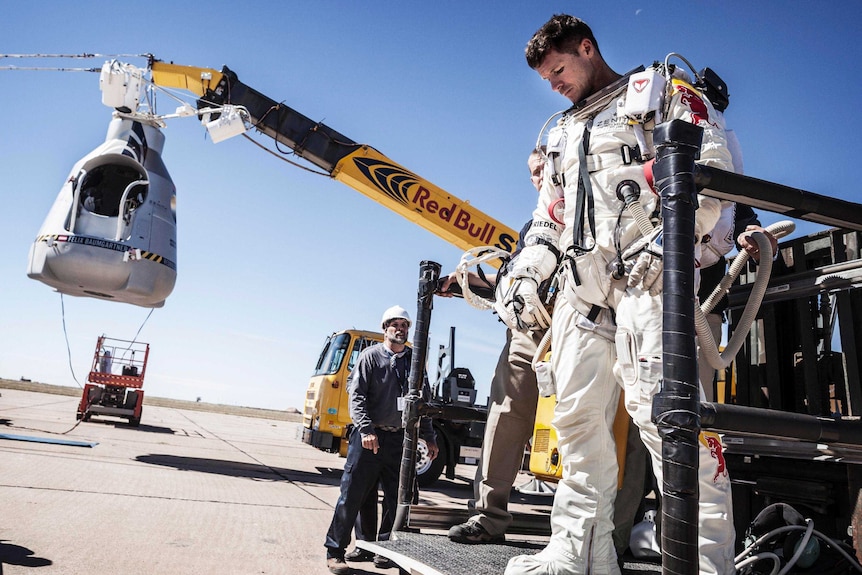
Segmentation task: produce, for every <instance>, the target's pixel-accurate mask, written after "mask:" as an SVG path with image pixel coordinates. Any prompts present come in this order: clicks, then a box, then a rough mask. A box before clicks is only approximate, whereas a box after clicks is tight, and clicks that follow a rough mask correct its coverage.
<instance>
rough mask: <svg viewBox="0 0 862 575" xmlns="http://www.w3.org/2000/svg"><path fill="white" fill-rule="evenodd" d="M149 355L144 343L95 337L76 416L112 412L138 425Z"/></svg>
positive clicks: (111, 413)
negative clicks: (90, 363)
mask: <svg viewBox="0 0 862 575" xmlns="http://www.w3.org/2000/svg"><path fill="white" fill-rule="evenodd" d="M149 355H150V344H148V343H142V342H137V341H125V340H121V339H112V338H109V337H105V336H104V335H103V336H101V337H99V340H98V342H97V343H96V352H95V353H94V354H93V365H92V367H91V369H90V374H89V375H88V376H87V382H88V383H87V384H86V385H85V386H84V393H83V395H82V396H81V403H80V404H78V414H77V418H78V419H82V420H84V421H88V420H89V419H90V416H91V415H112V416H115V417H122V418H126V419H128V420H129V424H130V425H132V426H134V427H137V426H138V425H140V423H141V410H142V408H143V404H144V390H143V389H141V388H142V387H143V386H144V375H146V371H147V358H148V357H149Z"/></svg>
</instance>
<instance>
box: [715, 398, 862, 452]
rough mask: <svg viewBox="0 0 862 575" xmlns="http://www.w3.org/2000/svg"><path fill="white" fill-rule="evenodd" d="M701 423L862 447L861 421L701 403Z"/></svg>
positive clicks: (755, 433)
mask: <svg viewBox="0 0 862 575" xmlns="http://www.w3.org/2000/svg"><path fill="white" fill-rule="evenodd" d="M700 423H701V426H702V427H705V428H709V429H713V430H715V431H724V432H739V433H743V434H750V435H758V436H763V437H770V438H774V439H798V440H801V441H812V442H815V443H825V444H828V445H830V446H838V445H852V446H856V447H858V446H862V425H860V423H859V421H846V420H840V419H831V418H828V417H818V416H816V415H808V414H805V413H792V412H787V411H776V410H774V409H762V408H758V407H747V406H744V405H727V404H724V403H701V404H700Z"/></svg>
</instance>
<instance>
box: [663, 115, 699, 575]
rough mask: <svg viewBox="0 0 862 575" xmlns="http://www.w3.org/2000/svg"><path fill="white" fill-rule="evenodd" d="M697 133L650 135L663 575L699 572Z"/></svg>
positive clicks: (666, 130) (674, 130)
mask: <svg viewBox="0 0 862 575" xmlns="http://www.w3.org/2000/svg"><path fill="white" fill-rule="evenodd" d="M702 137H703V130H702V129H701V128H699V127H698V126H695V125H693V124H690V123H688V122H684V121H682V120H674V121H672V122H667V123H665V124H661V125H660V126H658V127H657V128H656V130H655V135H654V139H655V142H656V148H657V150H656V152H657V153H656V162H655V166H654V167H653V174H654V176H655V182H656V186H657V188H658V191H659V194H660V195H661V212H662V220H663V226H664V228H663V243H664V247H663V251H664V271H663V274H664V277H663V283H664V291H663V294H662V306H663V315H662V321H663V333H662V347H663V359H662V362H663V363H662V372H663V383H662V389H661V391H660V392H659V393H657V394H656V396H655V398H654V399H653V406H652V419H653V421H654V422H655V424H656V426H657V427H658V432H659V435H660V436H661V438H662V474H663V476H664V477H663V481H662V519H661V522H662V523H661V524H662V533H661V546H662V573H665V574H679V575H696V574H697V573H698V546H697V535H698V481H697V479H698V441H697V437H698V434H699V433H700V423H699V420H698V411H697V410H698V386H697V381H698V380H697V348H696V345H695V331H694V304H695V296H694V291H695V290H694V278H695V276H694V214H695V210H696V209H697V189H696V187H695V185H694V160H695V157H696V156H697V154H698V151H699V150H700V143H701V140H702Z"/></svg>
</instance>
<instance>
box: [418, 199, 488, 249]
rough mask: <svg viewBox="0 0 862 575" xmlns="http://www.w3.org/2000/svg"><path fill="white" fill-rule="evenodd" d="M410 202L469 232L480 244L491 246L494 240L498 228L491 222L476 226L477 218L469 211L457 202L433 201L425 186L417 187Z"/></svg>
mask: <svg viewBox="0 0 862 575" xmlns="http://www.w3.org/2000/svg"><path fill="white" fill-rule="evenodd" d="M410 201H411V202H412V203H413V204H415V205H416V206H418V207H419V208H420V209H422V210H423V211H426V212H428V213H430V214H434V215H436V216H437V217H438V218H440V220H441V221H444V222H446V223H448V224H451V225H452V226H453V227H454V228H456V229H459V230H461V231H465V232H467V233H468V234H470V236H471V237H474V238H476V239H477V240H478V243H479V244H490V243H491V241H492V240H493V238H494V232H495V231H496V230H497V226H494V225H492V224H491V223H489V222H485V223H484V224H482V223H481V222H480V223H479V224H476V223H475V220H476V219H477V218H474V217H473V214H471V213H470V211H469V210H466V209H464V208H463V207H459V206H457V205H456V204H455V202H452V203H451V204H450V205H441V204H440V202H438V201H436V200H432V199H431V191H430V190H429V189H428V188H426V187H424V186H421V185H420V186H417V188H416V193H415V194H414V195H413V197H412V199H411V200H410Z"/></svg>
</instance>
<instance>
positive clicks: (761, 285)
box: [694, 220, 796, 369]
mask: <svg viewBox="0 0 862 575" xmlns="http://www.w3.org/2000/svg"><path fill="white" fill-rule="evenodd" d="M794 229H796V225H795V224H794V223H793V222H791V221H786V220H785V221H781V222H776V223H774V224H772V225H771V226H769V227H768V228H766V231H768V232H770V233H771V234H772V235H774V236H775V237H776V238H780V237H783V236H786V235H787V234H789V233H791V232H793V230H794ZM752 238H754V240H755V241H756V242H757V247H758V249H759V250H760V266H759V267H758V269H757V274H756V277H755V280H754V284H753V285H752V288H751V295H749V297H748V302H747V303H746V304H745V309H744V310H743V312H742V317H741V318H740V320H739V324H738V325H737V327H736V329H735V330H734V332H733V337H731V338H730V341H729V342H728V343H727V346H726V347H725V349H724V352H722V353H719V351H718V344H717V343H716V342H715V338H713V337H712V330H710V328H709V323H708V322H707V319H706V314H708V313H709V312H711V311H712V309H713V308H714V307H715V305H716V304H717V303H718V302H719V300H721V298H722V297H724V295H725V294H726V293H727V290H728V289H730V285H731V284H732V283H733V282H734V281H735V280H736V278H737V277H739V274H740V273H741V272H742V270H743V269H744V267H745V264H746V263H747V262H748V257H749V255H748V252H747V251H745V250H742V251H741V252H739V254H737V256H736V257H735V258H734V259H733V262H732V263H731V265H730V268H729V270H728V272H727V274H726V275H725V276H724V277H723V278H722V280H721V282H719V284H718V285H717V286H716V287H715V289H714V290H713V291H712V293H711V294H710V295H709V297H708V298H706V301H705V302H704V303H703V304H701V305H700V306H699V307H698V306H695V308H694V327H695V331H696V332H697V337H698V344H699V346H700V353H702V354H703V355H704V357H705V358H706V361H707V363H709V365H710V367H712V368H714V369H724V368H726V367H727V366H728V365H730V362H731V361H733V358H735V357H736V354H737V353H738V352H739V350H740V348H741V347H742V344H743V343H745V338H746V337H747V336H748V330H749V329H750V328H751V324H752V323H753V322H754V319H755V318H756V317H757V312H758V311H759V310H760V304H761V303H762V302H763V296H764V295H765V294H766V289H767V287H768V285H769V276H770V274H771V273H772V255H773V254H772V244H771V243H770V241H769V239H768V238H767V237H766V235H764V234H762V233H760V232H755V233H753V234H752Z"/></svg>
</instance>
